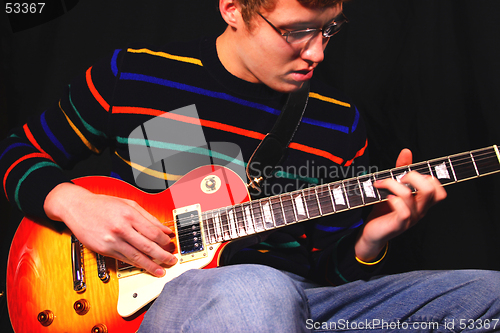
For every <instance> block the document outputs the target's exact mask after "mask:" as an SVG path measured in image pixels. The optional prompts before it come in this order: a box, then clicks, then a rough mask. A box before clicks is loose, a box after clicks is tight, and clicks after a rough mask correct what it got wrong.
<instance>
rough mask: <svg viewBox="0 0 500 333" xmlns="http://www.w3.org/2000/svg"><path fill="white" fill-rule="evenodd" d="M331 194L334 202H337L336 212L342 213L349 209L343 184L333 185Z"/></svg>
mask: <svg viewBox="0 0 500 333" xmlns="http://www.w3.org/2000/svg"><path fill="white" fill-rule="evenodd" d="M330 192H331V193H332V197H333V201H334V202H335V211H336V212H340V211H343V210H345V209H348V208H349V206H348V205H347V202H346V197H345V191H344V186H343V185H342V182H337V183H335V184H331V186H330Z"/></svg>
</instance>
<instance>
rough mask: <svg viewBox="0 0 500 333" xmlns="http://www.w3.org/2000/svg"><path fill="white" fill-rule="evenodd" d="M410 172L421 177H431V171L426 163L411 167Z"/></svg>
mask: <svg viewBox="0 0 500 333" xmlns="http://www.w3.org/2000/svg"><path fill="white" fill-rule="evenodd" d="M411 167H412V170H413V171H416V172H418V173H419V174H421V175H429V176H432V171H431V169H430V165H429V164H428V163H427V162H420V163H416V164H412V165H411Z"/></svg>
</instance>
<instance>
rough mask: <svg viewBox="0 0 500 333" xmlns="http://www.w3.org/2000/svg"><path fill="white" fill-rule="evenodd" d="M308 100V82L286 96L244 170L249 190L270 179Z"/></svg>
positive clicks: (256, 188) (283, 154)
mask: <svg viewBox="0 0 500 333" xmlns="http://www.w3.org/2000/svg"><path fill="white" fill-rule="evenodd" d="M308 98H309V81H306V82H304V84H303V85H302V87H301V88H300V89H299V90H297V91H296V92H294V93H290V94H289V95H288V99H287V101H286V103H285V105H284V106H283V109H282V110H281V113H280V115H279V116H278V119H277V120H276V123H275V124H274V126H273V128H272V129H271V132H269V133H268V134H267V135H266V136H265V138H264V139H263V140H262V142H261V143H260V144H259V146H258V147H257V149H256V150H255V151H254V153H253V154H252V156H251V157H250V160H249V162H248V165H247V169H246V173H247V177H248V179H249V181H250V182H249V184H248V185H247V186H248V188H249V189H254V190H258V189H259V186H260V184H261V183H262V181H264V180H265V179H266V178H268V177H270V176H271V175H272V173H273V171H274V168H275V167H276V165H278V164H279V163H280V162H281V161H282V159H283V157H284V156H285V151H286V148H287V147H288V145H289V144H290V142H291V141H292V138H293V135H294V134H295V132H296V131H297V128H298V127H299V124H300V120H301V119H302V115H303V114H304V111H305V110H306V106H307V101H308Z"/></svg>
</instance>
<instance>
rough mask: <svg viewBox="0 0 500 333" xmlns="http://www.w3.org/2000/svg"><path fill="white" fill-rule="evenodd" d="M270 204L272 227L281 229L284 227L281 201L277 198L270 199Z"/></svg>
mask: <svg viewBox="0 0 500 333" xmlns="http://www.w3.org/2000/svg"><path fill="white" fill-rule="evenodd" d="M270 202H271V212H272V214H273V218H274V226H275V227H281V226H283V225H285V219H284V217H283V206H282V205H281V199H280V197H279V196H276V197H273V198H271V199H270Z"/></svg>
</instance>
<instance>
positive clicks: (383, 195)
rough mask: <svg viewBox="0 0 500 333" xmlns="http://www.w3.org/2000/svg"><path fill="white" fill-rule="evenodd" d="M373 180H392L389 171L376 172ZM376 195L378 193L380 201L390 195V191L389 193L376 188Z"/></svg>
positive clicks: (383, 189)
mask: <svg viewBox="0 0 500 333" xmlns="http://www.w3.org/2000/svg"><path fill="white" fill-rule="evenodd" d="M373 178H374V179H375V180H384V179H388V178H391V179H394V177H393V175H392V172H391V170H387V171H381V172H377V173H376V174H375V175H374V177H373ZM377 193H378V196H379V198H380V200H384V199H387V197H388V196H389V195H390V194H392V193H391V191H389V190H387V189H385V188H377Z"/></svg>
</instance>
